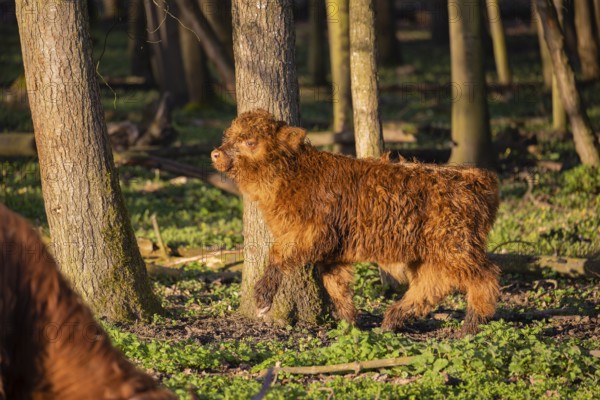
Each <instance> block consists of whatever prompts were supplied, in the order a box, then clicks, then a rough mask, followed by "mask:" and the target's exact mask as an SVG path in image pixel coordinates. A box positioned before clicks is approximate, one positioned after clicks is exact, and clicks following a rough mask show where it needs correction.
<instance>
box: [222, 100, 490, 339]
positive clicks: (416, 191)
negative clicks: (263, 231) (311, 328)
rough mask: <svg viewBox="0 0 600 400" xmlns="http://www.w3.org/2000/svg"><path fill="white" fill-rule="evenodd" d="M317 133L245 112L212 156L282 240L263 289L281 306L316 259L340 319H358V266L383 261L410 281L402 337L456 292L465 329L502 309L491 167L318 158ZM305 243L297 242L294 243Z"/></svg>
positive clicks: (263, 298) (387, 322) (392, 324)
mask: <svg viewBox="0 0 600 400" xmlns="http://www.w3.org/2000/svg"><path fill="white" fill-rule="evenodd" d="M305 138H306V132H305V131H304V130H303V129H301V128H297V127H291V126H288V125H287V124H286V123H284V122H283V121H277V120H276V119H275V118H274V117H273V116H272V115H270V114H269V113H267V112H266V111H263V110H256V111H251V112H246V113H243V114H241V115H240V116H239V117H238V118H237V119H235V120H234V121H233V123H232V124H231V127H230V128H229V129H227V130H226V131H225V134H224V138H223V144H222V146H221V147H219V148H218V149H216V150H214V151H213V152H212V154H211V156H212V161H213V164H214V166H215V168H216V169H218V170H219V171H222V172H225V173H226V174H227V175H228V176H230V177H231V178H232V179H233V180H235V182H236V183H237V184H238V186H239V188H240V190H241V191H242V193H244V194H245V195H246V196H247V197H249V198H250V199H252V200H255V201H257V202H258V206H259V208H260V210H261V211H262V213H263V215H264V218H265V220H266V223H267V225H268V226H269V229H270V230H271V233H272V234H273V236H274V239H275V243H274V245H273V247H272V248H271V250H270V254H269V264H268V265H267V266H266V269H265V272H264V275H263V277H262V278H261V279H260V280H259V281H258V282H257V284H256V288H255V296H256V303H257V307H258V309H259V311H258V312H259V314H262V313H265V312H266V311H268V310H269V308H270V306H271V304H272V301H273V297H274V295H275V293H276V292H277V290H278V287H279V285H280V283H281V280H282V279H284V278H285V274H286V273H288V272H289V271H290V270H292V269H293V268H296V267H298V266H300V265H304V264H306V263H315V264H316V265H317V266H318V268H319V270H320V273H321V276H322V278H323V284H324V287H325V289H326V291H327V293H328V294H329V297H330V298H331V300H332V302H333V304H334V306H335V309H336V312H337V314H338V316H339V317H341V318H343V319H345V320H347V321H349V322H353V321H354V319H355V316H356V309H355V307H354V304H353V301H352V288H351V286H352V269H351V268H352V264H353V263H355V262H359V261H371V262H376V263H378V264H379V266H380V267H381V268H383V269H384V270H386V271H388V272H389V273H390V274H391V275H392V276H395V277H401V278H404V279H405V280H406V282H407V283H408V284H409V288H408V291H407V292H406V293H405V295H404V296H403V297H402V299H401V300H400V301H398V302H396V303H394V304H393V305H391V306H390V307H389V308H388V310H387V311H386V313H385V318H384V320H383V325H382V326H383V328H384V329H387V330H395V329H398V328H400V327H402V325H403V324H404V323H405V321H406V320H407V319H409V318H411V317H423V316H425V315H427V314H428V313H429V312H430V311H431V310H432V308H433V307H435V306H436V304H437V303H438V302H440V301H441V300H442V299H443V298H444V297H445V296H446V295H448V294H449V293H451V292H453V291H455V290H458V291H460V292H462V293H464V294H465V295H466V298H467V303H468V307H467V314H466V317H465V322H464V324H463V328H462V331H461V332H462V333H463V334H464V333H474V332H476V331H477V330H478V325H479V324H480V323H482V322H484V321H486V320H487V319H489V318H490V317H491V316H492V315H493V314H494V312H495V307H496V300H497V297H498V293H499V289H498V275H499V269H498V267H497V266H496V265H494V264H493V263H492V262H490V260H488V258H487V256H486V242H487V235H488V233H489V231H490V229H491V227H492V224H493V221H494V218H495V215H496V211H497V208H498V182H497V179H496V176H495V175H494V174H493V173H491V172H488V171H485V170H480V169H475V168H467V167H438V166H433V165H426V164H417V163H406V162H401V163H391V162H389V161H388V160H386V159H385V158H384V159H381V160H373V159H370V160H360V159H353V158H350V157H347V156H344V155H339V154H332V153H327V152H321V151H318V150H317V149H316V148H315V147H313V146H311V145H310V144H309V143H307V141H306V140H305ZM290 244H293V246H290Z"/></svg>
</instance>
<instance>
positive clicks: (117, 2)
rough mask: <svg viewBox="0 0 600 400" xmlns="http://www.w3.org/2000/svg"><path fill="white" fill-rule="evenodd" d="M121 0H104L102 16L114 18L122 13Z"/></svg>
mask: <svg viewBox="0 0 600 400" xmlns="http://www.w3.org/2000/svg"><path fill="white" fill-rule="evenodd" d="M121 6H122V4H121V0H102V18H103V19H113V18H116V17H118V16H119V14H120V13H121Z"/></svg>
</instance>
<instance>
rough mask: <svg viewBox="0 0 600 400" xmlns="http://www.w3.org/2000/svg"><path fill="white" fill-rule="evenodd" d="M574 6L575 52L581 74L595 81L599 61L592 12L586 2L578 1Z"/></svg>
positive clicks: (599, 71)
mask: <svg viewBox="0 0 600 400" xmlns="http://www.w3.org/2000/svg"><path fill="white" fill-rule="evenodd" d="M574 6H575V31H576V32H577V52H578V54H579V60H580V62H581V72H582V74H583V77H584V78H586V79H596V78H598V77H600V64H599V61H600V60H599V59H598V43H597V42H596V37H595V35H594V26H593V22H592V21H593V12H592V10H591V8H590V5H589V2H588V0H579V1H577V2H575V4H574Z"/></svg>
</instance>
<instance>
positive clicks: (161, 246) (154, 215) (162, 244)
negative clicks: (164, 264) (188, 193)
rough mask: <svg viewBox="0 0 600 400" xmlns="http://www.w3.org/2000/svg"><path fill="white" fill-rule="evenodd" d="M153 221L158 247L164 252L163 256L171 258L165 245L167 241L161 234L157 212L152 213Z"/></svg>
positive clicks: (166, 258)
mask: <svg viewBox="0 0 600 400" xmlns="http://www.w3.org/2000/svg"><path fill="white" fill-rule="evenodd" d="M150 220H151V221H152V228H153V229H154V234H155V235H156V241H157V242H158V248H159V250H160V252H161V253H162V256H163V258H164V259H165V260H168V259H169V254H168V253H167V248H166V247H165V243H164V242H163V240H162V236H161V235H160V227H159V226H158V221H156V213H154V214H152V216H151V217H150Z"/></svg>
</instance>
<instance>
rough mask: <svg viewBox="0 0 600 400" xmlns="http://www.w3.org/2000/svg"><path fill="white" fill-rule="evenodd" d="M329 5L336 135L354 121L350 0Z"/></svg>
mask: <svg viewBox="0 0 600 400" xmlns="http://www.w3.org/2000/svg"><path fill="white" fill-rule="evenodd" d="M326 5H327V8H326V10H327V14H326V15H327V26H328V27H329V54H330V57H331V83H332V88H333V132H334V133H340V132H345V131H348V130H349V129H350V119H351V118H352V117H351V115H352V114H351V113H352V106H351V94H350V51H349V50H350V33H349V20H348V0H328V1H327V3H326Z"/></svg>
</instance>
